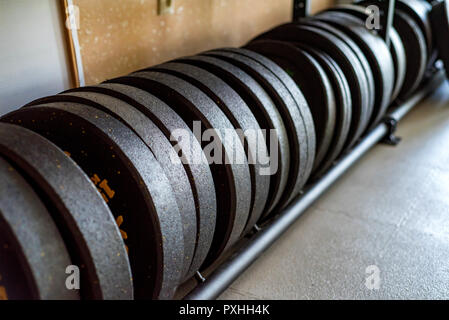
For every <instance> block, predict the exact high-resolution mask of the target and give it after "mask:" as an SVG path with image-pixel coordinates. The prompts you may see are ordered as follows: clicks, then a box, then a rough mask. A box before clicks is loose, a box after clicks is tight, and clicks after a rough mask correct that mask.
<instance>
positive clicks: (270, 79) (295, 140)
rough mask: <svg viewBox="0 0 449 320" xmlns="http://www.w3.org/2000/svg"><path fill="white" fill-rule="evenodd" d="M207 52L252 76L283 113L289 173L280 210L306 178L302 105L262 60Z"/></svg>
mask: <svg viewBox="0 0 449 320" xmlns="http://www.w3.org/2000/svg"><path fill="white" fill-rule="evenodd" d="M205 54H207V55H211V56H214V57H216V58H218V59H221V60H224V61H227V62H229V63H231V64H233V65H235V66H237V67H238V68H241V69H242V70H244V71H245V72H247V73H248V74H249V75H251V76H252V77H253V78H254V79H255V80H256V81H258V83H259V84H260V85H261V86H262V87H263V88H264V90H265V91H266V92H267V93H268V94H269V95H270V97H271V99H272V100H273V102H274V103H275V104H276V107H277V109H278V111H279V112H280V114H281V116H282V119H283V122H284V124H285V125H286V130H287V133H288V135H289V142H290V171H289V172H290V174H289V177H288V180H287V185H286V188H285V190H284V193H283V195H282V197H281V200H280V201H279V204H278V209H281V208H283V207H284V206H285V205H287V204H288V203H289V202H290V201H291V199H293V198H294V197H296V196H297V195H298V194H299V193H300V192H301V190H302V187H303V186H304V185H305V182H306V180H307V179H306V178H307V177H306V170H307V159H308V155H307V151H308V146H307V143H308V141H307V135H306V130H305V122H304V119H303V117H302V115H301V113H300V112H299V107H298V106H297V105H296V103H295V100H294V99H293V97H292V95H291V94H290V92H289V91H288V90H287V88H286V87H285V85H284V84H283V83H282V82H281V81H280V80H279V79H278V78H277V77H276V76H275V75H274V74H273V72H271V71H270V70H269V69H268V68H267V67H265V66H264V65H262V64H260V63H259V62H257V61H254V60H253V59H251V58H249V57H246V56H243V55H241V54H236V53H233V52H228V51H224V50H214V51H210V52H207V53H205Z"/></svg>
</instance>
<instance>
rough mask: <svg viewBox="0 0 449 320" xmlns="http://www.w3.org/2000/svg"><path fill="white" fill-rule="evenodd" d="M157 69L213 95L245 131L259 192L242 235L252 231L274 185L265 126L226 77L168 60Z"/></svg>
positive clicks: (229, 116)
mask: <svg viewBox="0 0 449 320" xmlns="http://www.w3.org/2000/svg"><path fill="white" fill-rule="evenodd" d="M151 69H152V70H154V71H159V72H166V73H169V74H173V75H174V76H177V77H179V78H182V79H184V80H185V81H188V82H189V83H191V84H192V85H194V86H196V87H197V88H199V89H200V90H202V91H203V92H204V93H205V94H207V95H208V96H209V98H211V99H212V100H213V101H215V103H216V104H217V106H218V107H220V109H221V110H222V111H223V112H224V113H225V114H226V116H227V117H228V119H229V120H230V121H231V123H232V124H233V126H234V128H236V129H238V130H241V134H243V135H244V137H245V143H244V146H245V152H246V155H247V159H248V161H249V169H250V174H251V184H252V185H253V186H254V189H255V192H254V193H253V194H252V198H251V205H250V216H249V218H248V221H247V222H246V227H245V230H244V232H243V234H242V235H244V234H246V233H248V232H249V231H250V230H251V229H252V228H253V227H254V225H255V224H256V223H257V221H258V220H259V218H260V216H261V215H262V212H263V209H264V207H265V203H266V202H267V198H268V190H269V188H270V176H269V175H268V174H267V173H266V172H265V171H267V170H269V169H268V168H265V169H264V165H263V161H265V160H266V159H268V150H267V147H266V143H265V141H262V143H258V134H260V133H261V128H260V126H259V124H258V122H257V120H256V118H255V117H254V115H253V113H252V112H251V110H250V109H249V108H248V106H247V105H246V103H245V102H244V101H243V100H242V98H241V97H240V96H239V95H238V94H237V93H236V92H235V91H234V90H233V89H232V88H231V87H230V86H228V85H227V84H226V83H225V82H224V81H223V80H221V79H220V78H218V77H216V76H215V75H213V74H212V73H210V72H208V71H206V70H203V69H201V68H198V67H195V66H192V65H188V64H185V63H176V62H171V63H164V64H162V65H158V66H156V67H153V68H151Z"/></svg>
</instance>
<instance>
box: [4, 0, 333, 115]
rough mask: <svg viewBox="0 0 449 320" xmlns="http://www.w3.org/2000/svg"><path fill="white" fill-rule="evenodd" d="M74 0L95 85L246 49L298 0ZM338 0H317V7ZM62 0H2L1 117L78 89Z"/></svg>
mask: <svg viewBox="0 0 449 320" xmlns="http://www.w3.org/2000/svg"><path fill="white" fill-rule="evenodd" d="M173 1H175V12H174V14H172V15H162V16H160V15H158V14H157V0H73V3H74V4H75V5H77V6H78V7H79V8H80V16H79V17H80V21H79V22H80V30H79V31H78V32H77V34H78V36H79V41H80V44H81V53H82V54H81V56H82V60H83V65H84V73H85V77H86V83H87V84H95V83H98V82H100V81H103V80H105V79H108V78H112V77H116V76H120V75H123V74H126V73H129V72H131V71H134V70H137V69H139V68H143V67H147V66H150V65H154V64H157V63H160V62H163V61H166V60H169V59H173V58H175V57H179V56H182V55H189V54H194V53H197V52H200V51H203V50H207V49H212V48H215V47H223V46H240V45H242V44H244V43H245V42H246V41H248V40H249V39H251V38H252V37H253V36H254V35H256V34H258V33H260V32H262V31H263V30H266V29H268V28H270V27H272V26H274V25H277V24H280V23H282V22H286V21H289V20H290V18H291V9H292V0H173ZM331 2H332V0H313V1H312V12H314V11H317V10H319V9H321V8H323V7H325V6H328V5H329V4H330V3H331ZM62 3H63V1H62V0H0V115H1V114H4V113H6V112H9V111H11V110H14V109H16V108H18V107H20V106H22V105H24V104H26V103H27V102H30V101H32V100H34V99H36V98H40V97H43V96H46V95H51V94H55V93H58V92H60V91H63V90H65V89H67V88H69V87H71V86H72V83H71V82H72V81H71V78H72V67H71V58H70V57H68V53H67V50H66V47H67V46H66V43H65V37H66V32H67V30H66V28H65V21H64V16H63V10H64V8H62V6H63V4H62Z"/></svg>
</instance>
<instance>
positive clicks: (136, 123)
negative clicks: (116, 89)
mask: <svg viewBox="0 0 449 320" xmlns="http://www.w3.org/2000/svg"><path fill="white" fill-rule="evenodd" d="M49 102H74V103H80V104H84V105H87V106H91V107H94V108H96V109H98V110H101V111H103V112H105V113H108V114H110V115H111V116H112V117H114V118H116V119H117V120H119V121H121V122H123V123H124V124H125V125H127V126H128V127H129V128H130V129H131V130H133V131H134V133H135V134H137V135H138V136H139V137H140V138H141V139H142V140H143V142H145V144H146V145H147V146H148V147H149V148H150V150H151V152H152V153H153V154H154V156H155V157H156V159H157V161H158V162H159V164H160V166H161V167H162V169H163V170H164V173H165V175H166V176H167V178H168V180H169V181H170V183H171V186H172V188H173V192H174V195H175V197H176V200H177V201H176V203H177V205H178V208H179V211H180V214H181V218H182V228H183V236H184V257H183V260H184V268H183V273H182V274H183V276H186V277H191V276H192V275H193V274H192V273H190V274H188V271H189V268H190V265H191V263H192V257H193V255H194V250H195V245H196V234H197V230H196V226H197V224H196V211H195V202H194V199H193V194H192V190H191V188H190V182H189V178H188V177H187V173H186V171H185V169H184V166H183V164H182V163H181V160H180V159H179V157H178V155H177V153H176V152H175V149H174V148H173V147H172V145H171V144H170V141H169V140H168V139H167V138H166V137H165V136H164V135H163V133H162V132H161V130H160V129H159V128H158V127H157V126H156V125H155V124H154V122H152V121H151V120H150V119H149V118H147V117H146V116H145V115H144V114H143V113H141V112H140V111H139V110H137V109H135V108H133V107H132V106H130V105H129V104H127V103H126V102H124V101H122V100H119V99H117V98H114V97H111V96H108V95H105V94H102V93H96V92H88V91H86V92H83V88H79V89H77V91H76V92H68V93H63V94H59V95H55V96H51V97H46V98H44V99H43V103H49Z"/></svg>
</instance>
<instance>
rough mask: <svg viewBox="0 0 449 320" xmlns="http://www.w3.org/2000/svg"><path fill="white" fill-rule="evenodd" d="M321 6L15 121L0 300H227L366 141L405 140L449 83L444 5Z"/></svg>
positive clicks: (25, 112)
mask: <svg viewBox="0 0 449 320" xmlns="http://www.w3.org/2000/svg"><path fill="white" fill-rule="evenodd" d="M309 2H310V1H308V0H295V1H294V5H293V8H294V10H293V21H292V22H290V23H286V24H283V25H280V26H276V27H274V28H272V29H271V30H267V31H266V32H264V33H262V34H261V35H259V36H256V37H255V38H254V39H252V40H251V41H249V42H248V43H247V44H246V45H244V46H243V47H241V48H217V49H214V50H211V51H206V52H201V53H199V54H197V55H195V56H190V57H181V58H178V59H176V60H173V61H169V62H166V63H163V64H161V65H157V66H152V67H150V68H145V69H142V70H139V71H136V72H133V73H131V74H129V75H126V76H122V77H119V78H115V79H109V80H107V81H105V82H103V83H101V84H98V85H95V86H88V87H81V88H75V89H71V90H67V91H65V92H62V93H60V94H57V95H53V96H49V97H44V98H41V99H38V100H35V101H32V102H30V103H29V104H27V105H25V106H24V107H22V108H20V109H18V110H16V111H13V112H11V113H9V114H6V115H4V116H2V117H1V118H0V177H1V179H0V299H11V300H20V299H44V300H45V299H64V300H66V299H71V300H79V299H84V300H91V299H98V300H100V299H106V300H131V299H173V298H184V299H187V300H192V299H214V298H217V297H218V296H219V295H220V294H221V293H222V292H223V291H224V290H225V289H226V288H227V287H228V286H229V285H231V284H232V282H233V281H235V280H236V279H237V278H238V277H239V275H240V274H241V273H242V272H243V271H245V270H246V269H247V268H248V267H249V266H250V265H251V264H252V263H253V262H254V261H255V260H256V259H257V258H258V257H259V256H260V255H261V254H262V253H263V252H264V251H265V250H266V249H267V248H268V247H269V246H270V245H271V244H272V243H274V241H276V239H278V238H279V237H280V236H281V235H282V234H283V233H284V232H285V231H286V230H287V229H288V228H289V227H290V226H291V225H292V224H293V223H294V222H295V221H296V219H298V218H299V217H300V216H301V214H302V213H303V212H304V211H305V210H307V208H308V207H310V205H311V204H312V203H313V202H314V201H316V200H317V199H318V198H319V197H320V196H321V195H322V194H323V193H324V192H326V190H327V189H328V188H329V187H330V186H331V185H332V184H333V183H334V182H335V181H336V180H337V179H338V178H339V177H341V176H342V175H343V174H344V173H345V172H346V171H347V170H349V168H350V167H351V166H352V165H353V164H354V163H355V162H356V161H358V160H359V159H360V158H361V157H362V156H363V155H364V154H365V153H366V152H367V151H368V150H370V149H371V148H372V147H373V146H374V145H376V144H377V143H386V144H390V145H395V144H397V143H398V142H399V140H400V139H399V138H398V137H396V136H395V134H394V133H395V129H396V126H397V123H398V122H399V121H400V120H401V119H402V118H403V117H404V116H405V115H406V114H407V113H408V112H409V111H410V110H411V109H412V108H413V107H414V106H415V105H416V104H417V103H418V102H419V101H421V100H422V99H424V98H425V97H426V96H427V95H428V94H430V93H431V92H433V91H434V90H435V89H436V88H438V87H439V86H440V85H441V83H442V82H443V81H444V80H445V79H446V77H447V74H448V73H447V70H449V49H448V46H449V43H448V41H447V38H448V36H449V18H448V17H449V8H448V2H447V1H442V0H437V1H433V2H427V1H424V0H396V1H395V0H389V1H387V0H363V1H360V2H356V3H353V4H349V5H339V6H335V7H332V8H328V9H326V10H324V11H322V12H320V13H318V14H316V15H314V16H310V15H309V14H308V8H309V6H310V3H309ZM370 5H377V6H378V7H379V14H380V16H379V19H380V21H381V23H380V25H379V26H378V27H377V28H368V27H367V23H366V22H367V19H368V18H370V17H371V14H372V13H370V12H369V11H367V7H369V6H370ZM68 274H70V277H69V276H68ZM77 277H78V278H79V279H78V278H77ZM69 278H70V279H71V280H70V281H68V280H69ZM77 279H78V281H77ZM187 282H189V283H192V282H195V284H196V285H195V287H194V289H193V290H191V291H190V292H189V293H187V294H185V293H184V294H181V293H180V292H181V291H177V290H178V289H179V288H180V286H182V285H183V284H185V283H187ZM77 283H78V285H77Z"/></svg>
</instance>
